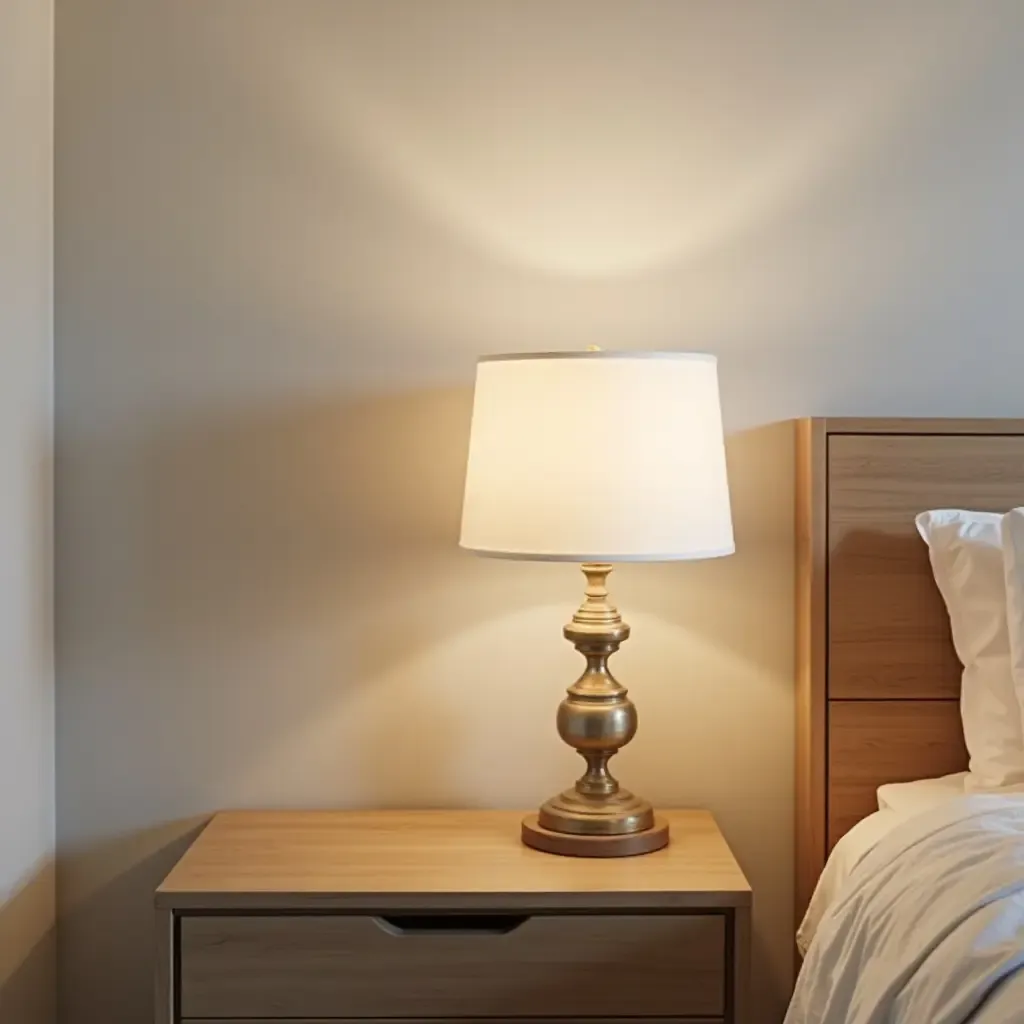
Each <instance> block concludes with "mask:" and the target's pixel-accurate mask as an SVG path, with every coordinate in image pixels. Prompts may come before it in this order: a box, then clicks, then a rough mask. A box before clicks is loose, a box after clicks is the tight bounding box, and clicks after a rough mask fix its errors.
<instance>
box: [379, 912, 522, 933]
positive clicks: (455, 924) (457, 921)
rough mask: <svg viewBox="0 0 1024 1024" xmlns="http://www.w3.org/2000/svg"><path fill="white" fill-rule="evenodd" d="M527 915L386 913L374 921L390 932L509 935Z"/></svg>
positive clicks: (519, 925)
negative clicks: (386, 914)
mask: <svg viewBox="0 0 1024 1024" xmlns="http://www.w3.org/2000/svg"><path fill="white" fill-rule="evenodd" d="M529 919H530V918H529V917H528V916H527V915H525V914H524V915H522V916H512V915H509V914H500V915H499V914H389V915H388V916H387V917H375V918H374V921H375V922H376V923H377V926H378V927H379V928H381V929H382V930H383V931H386V932H388V934H390V935H509V934H511V933H512V932H514V931H515V930H516V929H517V928H521V927H522V926H523V925H524V924H526V922H527V921H529Z"/></svg>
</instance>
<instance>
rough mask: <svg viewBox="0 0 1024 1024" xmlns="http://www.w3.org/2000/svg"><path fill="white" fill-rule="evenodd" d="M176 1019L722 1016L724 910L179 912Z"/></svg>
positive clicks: (724, 954) (724, 939) (724, 957)
mask: <svg viewBox="0 0 1024 1024" xmlns="http://www.w3.org/2000/svg"><path fill="white" fill-rule="evenodd" d="M180 941H181V946H180V951H181V961H180V964H181V966H180V977H181V1015H182V1017H184V1018H189V1017H196V1018H226V1019H231V1018H236V1019H238V1018H246V1017H250V1018H268V1017H270V1018H273V1017H292V1018H317V1017H320V1018H330V1017H335V1018H338V1017H342V1018H345V1017H347V1018H360V1017H362V1018H372V1017H407V1018H408V1017H416V1018H421V1019H422V1018H436V1017H474V1016H476V1017H563V1016H575V1017H650V1016H663V1017H680V1016H691V1017H697V1016H701V1015H703V1016H707V1017H716V1016H720V1015H721V1014H723V1013H724V1009H725V1006H724V1004H725V987H726V978H725V962H726V953H725V944H726V927H725V917H724V915H721V914H693V915H682V914H679V915H676V914H652V915H614V914H607V915H574V916H567V915H550V916H544V915H539V916H534V917H513V916H507V915H506V916H489V915H486V914H476V915H472V916H452V915H448V916H443V917H436V916H435V917H428V916H424V915H419V916H411V915H410V916H400V917H388V918H377V917H370V916H361V915H334V914H323V915H294V916H292V915H274V916H271V915H266V916H264V915H250V916H230V915H225V916H220V915H211V916H197V917H192V916H184V917H183V918H182V920H181V940H180Z"/></svg>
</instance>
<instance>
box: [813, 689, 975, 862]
mask: <svg viewBox="0 0 1024 1024" xmlns="http://www.w3.org/2000/svg"><path fill="white" fill-rule="evenodd" d="M966 764H967V751H966V749H965V748H964V740H963V728H962V726H961V724H960V705H959V702H958V701H955V700H897V701H832V702H831V703H830V706H829V769H828V771H829V792H828V801H829V804H828V806H829V814H828V831H829V843H830V845H835V843H836V842H837V840H839V839H840V838H841V837H842V836H843V835H845V834H846V833H847V832H848V831H849V830H850V828H851V827H852V826H853V825H855V824H856V823H857V822H858V821H860V819H861V818H863V817H865V816H866V815H868V814H870V813H871V812H872V811H875V810H877V809H878V798H877V790H878V787H879V786H880V785H882V784H883V783H886V782H910V781H911V780H913V779H926V778H932V777H934V776H938V775H946V774H948V773H949V772H955V771H961V770H962V769H963V768H964V767H965V766H966Z"/></svg>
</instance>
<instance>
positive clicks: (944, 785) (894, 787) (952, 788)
mask: <svg viewBox="0 0 1024 1024" xmlns="http://www.w3.org/2000/svg"><path fill="white" fill-rule="evenodd" d="M967 777H968V776H967V772H957V773H956V774H954V775H943V776H941V777H940V778H937V779H917V780H916V781H914V782H887V783H885V785H884V786H879V787H878V809H879V810H880V811H896V813H897V814H903V815H906V816H907V817H908V818H909V817H911V816H913V815H915V814H921V813H923V812H924V811H930V810H931V809H932V808H933V807H939V806H940V805H942V804H944V803H948V802H949V801H950V800H955V799H956V798H957V797H958V796H963V795H964V785H965V783H966V781H967Z"/></svg>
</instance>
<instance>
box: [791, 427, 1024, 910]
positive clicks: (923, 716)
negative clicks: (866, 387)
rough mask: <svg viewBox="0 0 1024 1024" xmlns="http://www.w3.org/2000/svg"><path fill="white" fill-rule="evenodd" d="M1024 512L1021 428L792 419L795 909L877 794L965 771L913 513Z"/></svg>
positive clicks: (942, 620)
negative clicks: (888, 785)
mask: <svg viewBox="0 0 1024 1024" xmlns="http://www.w3.org/2000/svg"><path fill="white" fill-rule="evenodd" d="M1018 505H1024V420H878V419H839V420H837V419H827V420H826V419H814V420H802V421H800V422H799V424H798V427H797V672H798V691H797V766H796V768H797V771H796V775H797V801H796V817H797V877H796V900H797V913H798V916H799V915H802V913H803V911H804V909H805V908H806V906H807V903H808V902H809V900H810V896H811V892H812V891H813V889H814V885H815V883H816V882H817V879H818V876H819V875H820V873H821V870H822V868H823V867H824V863H825V858H826V856H827V854H828V851H829V850H830V849H831V848H832V846H834V845H835V843H836V841H837V840H838V839H840V838H841V837H842V836H843V835H844V834H845V833H846V832H847V831H848V830H849V829H850V827H851V826H852V825H854V824H856V822H857V821H859V820H860V819H861V818H863V817H865V816H866V815H867V814H870V813H871V811H873V810H875V809H876V807H877V802H876V793H875V791H876V789H877V788H878V786H879V785H881V784H882V783H883V782H900V781H908V780H910V779H919V778H927V777H929V776H935V775H942V774H945V773H947V772H953V771H958V770H960V769H962V768H964V767H966V763H967V754H966V751H965V749H964V745H963V735H962V731H961V727H960V714H959V691H960V664H959V661H958V660H957V657H956V654H955V652H954V651H953V647H952V643H951V641H950V637H949V622H948V619H947V616H946V612H945V609H944V607H943V604H942V599H941V597H940V596H939V594H938V591H937V590H936V588H935V584H934V581H933V579H932V575H931V569H930V567H929V564H928V552H927V549H926V547H925V545H924V543H923V541H922V540H921V539H920V537H919V536H918V534H917V530H916V528H915V526H914V517H915V515H916V514H917V513H918V512H921V511H924V510H925V509H929V508H972V509H981V510H989V511H993V512H1004V511H1006V510H1007V509H1010V508H1013V507H1015V506H1018Z"/></svg>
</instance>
